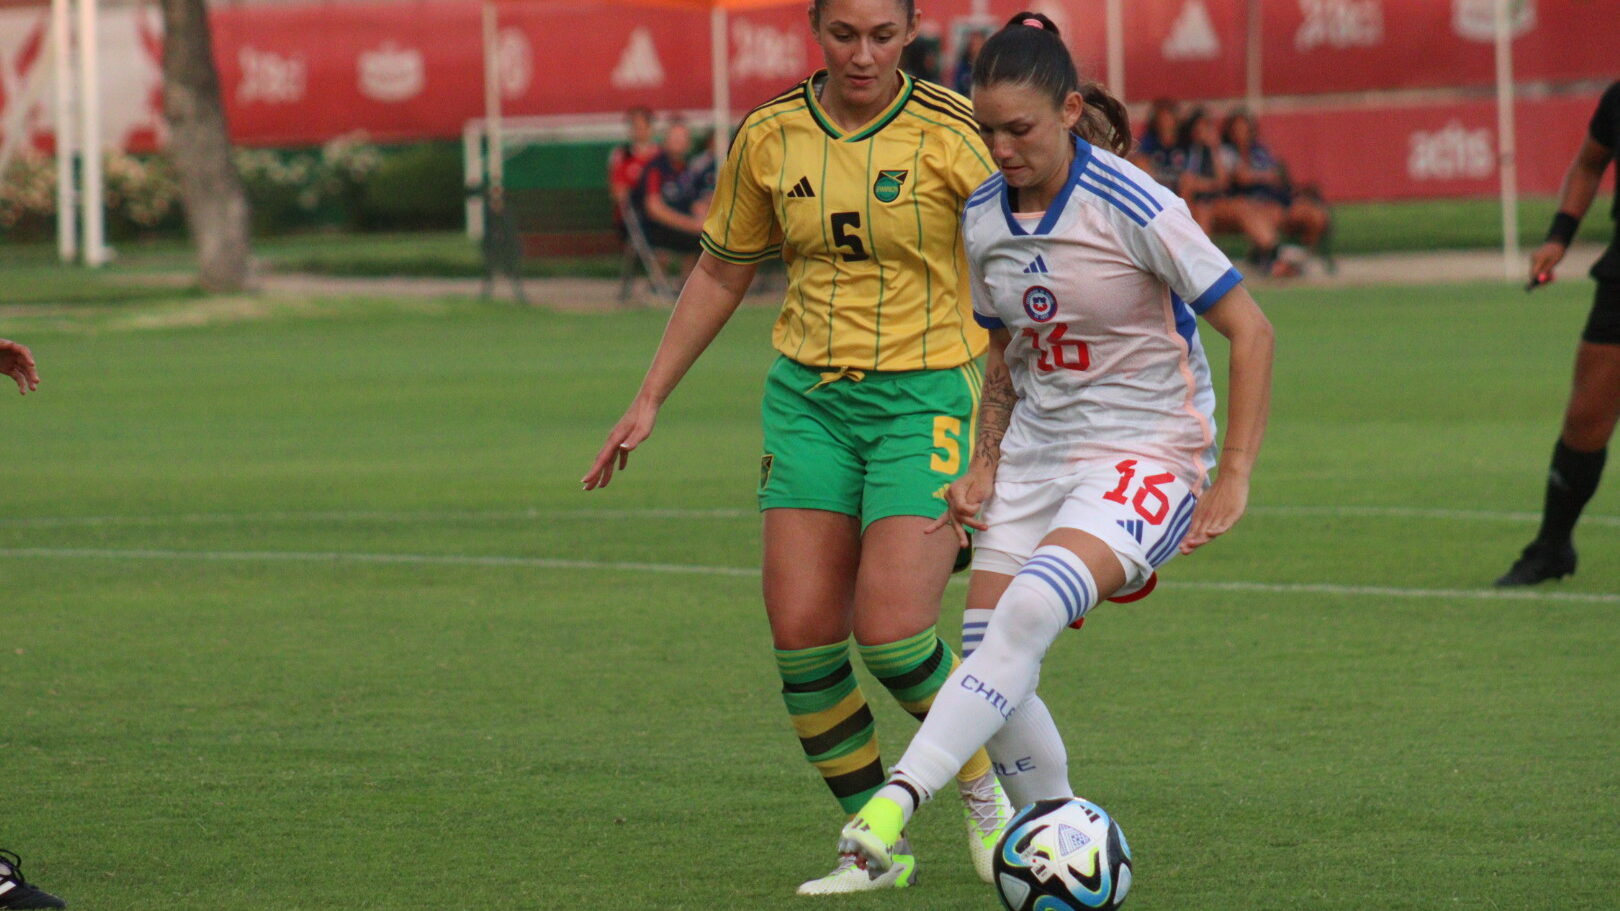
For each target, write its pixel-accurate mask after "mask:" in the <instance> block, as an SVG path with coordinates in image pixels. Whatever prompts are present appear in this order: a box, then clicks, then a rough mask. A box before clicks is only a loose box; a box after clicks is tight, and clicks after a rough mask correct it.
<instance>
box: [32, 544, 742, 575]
mask: <svg viewBox="0 0 1620 911" xmlns="http://www.w3.org/2000/svg"><path fill="white" fill-rule="evenodd" d="M0 557H43V558H47V559H69V560H71V559H78V558H86V559H93V560H193V561H204V562H227V561H240V562H252V561H255V560H263V561H266V562H272V563H379V564H388V565H407V566H417V565H420V566H514V567H522V568H532V569H585V570H602V569H606V570H615V571H627V572H647V573H680V574H686V575H699V576H758V575H759V570H758V569H743V568H739V567H731V566H700V565H691V564H683V563H628V562H626V563H619V562H613V561H600V560H559V559H555V558H552V557H480V556H462V555H458V554H364V553H345V552H343V551H296V550H122V549H112V548H92V547H83V548H81V547H7V548H0Z"/></svg>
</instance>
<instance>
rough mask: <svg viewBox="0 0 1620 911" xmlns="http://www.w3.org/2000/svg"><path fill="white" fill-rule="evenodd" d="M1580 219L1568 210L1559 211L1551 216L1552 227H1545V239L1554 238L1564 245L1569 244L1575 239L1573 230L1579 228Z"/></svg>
mask: <svg viewBox="0 0 1620 911" xmlns="http://www.w3.org/2000/svg"><path fill="white" fill-rule="evenodd" d="M1580 226H1581V220H1580V219H1579V218H1576V217H1575V216H1573V215H1571V214H1569V213H1568V212H1559V213H1558V214H1557V215H1554V216H1553V223H1552V227H1550V228H1548V229H1547V239H1548V240H1555V241H1557V242H1559V243H1561V244H1563V245H1564V246H1566V247H1567V246H1569V244H1570V241H1572V240H1574V239H1575V231H1576V229H1578V228H1580Z"/></svg>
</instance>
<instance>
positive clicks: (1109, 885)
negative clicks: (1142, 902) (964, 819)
mask: <svg viewBox="0 0 1620 911" xmlns="http://www.w3.org/2000/svg"><path fill="white" fill-rule="evenodd" d="M995 873H996V891H997V892H998V893H999V894H1000V895H1001V903H1002V904H1003V905H1005V906H1006V907H1007V911H1089V909H1097V911H1113V909H1115V908H1118V907H1119V906H1120V905H1122V904H1124V903H1125V893H1127V892H1129V891H1130V889H1131V846H1130V845H1128V844H1126V843H1125V833H1124V832H1121V831H1120V829H1119V823H1117V822H1114V818H1113V817H1112V816H1109V815H1108V811H1107V810H1104V809H1103V808H1102V807H1099V806H1097V805H1096V804H1094V803H1092V802H1091V801H1089V800H1082V799H1080V798H1078V797H1074V798H1070V799H1068V800H1042V801H1039V802H1037V803H1032V804H1030V805H1029V806H1027V807H1025V808H1023V809H1022V810H1019V811H1018V813H1017V814H1016V815H1014V816H1013V818H1012V822H1009V823H1008V824H1007V830H1006V831H1005V832H1003V833H1002V836H1001V841H1000V842H998V843H997V844H996V855H995Z"/></svg>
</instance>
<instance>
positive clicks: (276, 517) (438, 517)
mask: <svg viewBox="0 0 1620 911" xmlns="http://www.w3.org/2000/svg"><path fill="white" fill-rule="evenodd" d="M1249 513H1250V514H1252V515H1260V516H1322V517H1325V518H1360V517H1366V518H1396V519H1441V520H1459V521H1473V522H1539V521H1541V514H1540V513H1536V512H1509V511H1499V510H1484V509H1420V508H1416V507H1406V506H1251V507H1249ZM758 515H759V511H758V510H754V509H492V510H477V509H465V510H421V511H414V512H413V511H407V510H316V511H311V512H246V513H176V514H172V515H153V516H41V517H34V518H0V528H74V527H87V526H88V527H93V526H119V525H126V526H163V525H233V524H249V523H254V522H383V523H408V522H456V521H490V522H501V521H513V520H536V521H539V520H568V519H581V520H603V521H611V520H623V519H631V520H634V519H751V518H754V517H756V516H758ZM1581 523H1582V524H1584V525H1600V526H1604V527H1608V528H1620V516H1591V515H1588V516H1582V517H1581Z"/></svg>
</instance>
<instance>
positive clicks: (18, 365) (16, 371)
mask: <svg viewBox="0 0 1620 911" xmlns="http://www.w3.org/2000/svg"><path fill="white" fill-rule="evenodd" d="M0 373H4V374H5V375H6V376H9V377H11V378H12V379H13V380H16V382H17V392H18V394H20V395H27V394H28V393H30V392H33V391H34V390H36V389H38V388H39V369H38V367H36V366H35V364H34V353H33V352H32V351H29V350H28V346H27V345H24V344H21V343H20V342H14V341H12V340H10V339H5V338H0Z"/></svg>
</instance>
